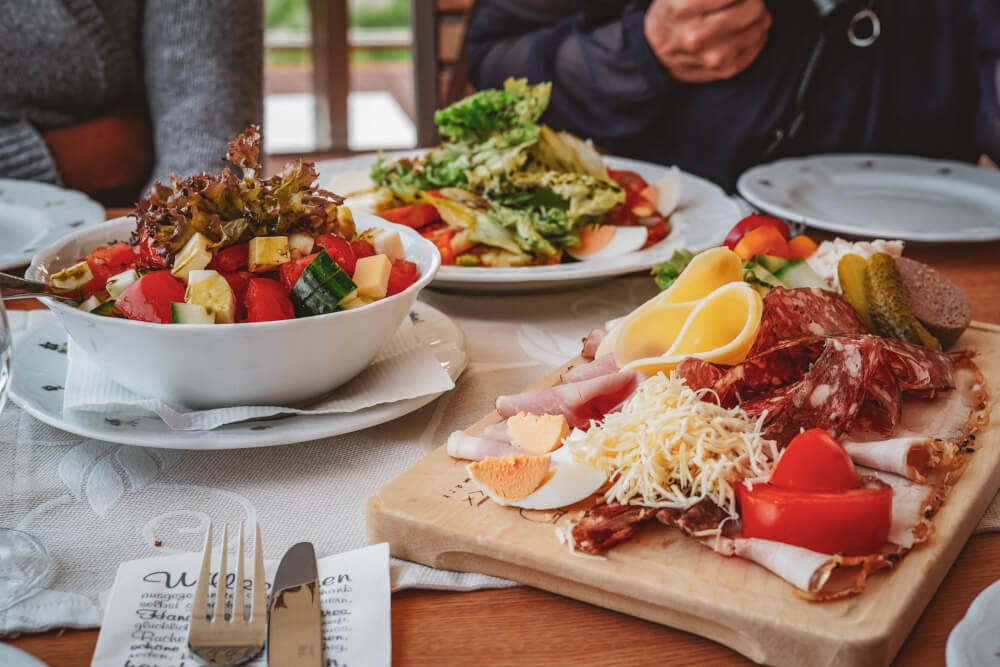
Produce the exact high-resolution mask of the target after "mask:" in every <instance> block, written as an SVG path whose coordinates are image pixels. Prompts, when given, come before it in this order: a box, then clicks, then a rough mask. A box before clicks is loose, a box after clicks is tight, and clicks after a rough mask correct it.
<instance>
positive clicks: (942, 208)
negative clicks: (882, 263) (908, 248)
mask: <svg viewBox="0 0 1000 667" xmlns="http://www.w3.org/2000/svg"><path fill="white" fill-rule="evenodd" d="M736 187H737V188H738V189H739V192H740V194H741V195H742V196H743V197H744V198H745V199H746V200H747V201H749V202H750V203H751V204H753V205H754V206H756V207H757V208H759V209H761V210H762V211H764V212H766V213H771V214H772V215H777V216H780V217H782V218H785V219H787V220H791V221H795V222H804V223H805V224H807V225H811V226H813V227H818V228H820V229H826V230H829V231H832V232H840V233H842V234H851V235H854V236H865V237H880V238H890V239H904V240H907V241H934V242H941V241H947V242H959V241H994V240H997V239H1000V171H997V170H995V169H982V168H980V167H976V166H975V165H971V164H966V163H964V162H952V161H948V160H929V159H926V158H919V157H910V156H901V155H817V156H813V157H808V158H796V159H787V160H778V161H777V162H772V163H770V164H764V165H759V166H756V167H754V168H752V169H750V170H748V171H746V172H744V173H743V175H742V176H740V179H739V181H738V182H737V184H736Z"/></svg>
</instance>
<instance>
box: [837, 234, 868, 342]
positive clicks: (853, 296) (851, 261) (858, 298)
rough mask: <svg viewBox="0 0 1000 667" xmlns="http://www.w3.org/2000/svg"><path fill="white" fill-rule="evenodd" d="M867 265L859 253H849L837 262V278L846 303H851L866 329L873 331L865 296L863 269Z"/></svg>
mask: <svg viewBox="0 0 1000 667" xmlns="http://www.w3.org/2000/svg"><path fill="white" fill-rule="evenodd" d="M867 267H868V260H866V259H865V258H864V257H862V256H861V255H855V254H854V253H849V254H847V255H844V256H843V257H841V258H840V261H839V262H837V279H838V280H839V281H840V289H842V290H843V291H844V298H845V299H847V303H849V304H851V307H853V308H854V310H855V311H856V312H857V313H858V317H860V318H861V321H862V322H864V323H865V326H866V327H868V330H869V331H875V325H874V323H873V322H872V315H871V309H870V308H869V306H868V297H867V296H865V269H866V268H867Z"/></svg>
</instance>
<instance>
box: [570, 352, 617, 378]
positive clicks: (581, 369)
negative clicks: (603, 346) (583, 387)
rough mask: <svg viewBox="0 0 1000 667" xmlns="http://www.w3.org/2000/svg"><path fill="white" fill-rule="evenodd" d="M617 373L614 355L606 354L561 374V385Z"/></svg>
mask: <svg viewBox="0 0 1000 667" xmlns="http://www.w3.org/2000/svg"><path fill="white" fill-rule="evenodd" d="M617 372H618V362H616V361H615V355H614V353H612V354H606V355H604V356H603V357H601V358H600V359H596V360H594V361H591V362H589V363H586V364H580V365H579V366H575V367H573V368H571V369H569V370H568V371H566V372H565V373H563V374H562V378H561V379H562V381H563V384H568V383H570V382H581V381H583V380H589V379H590V378H595V377H600V376H601V375H608V374H609V373H617Z"/></svg>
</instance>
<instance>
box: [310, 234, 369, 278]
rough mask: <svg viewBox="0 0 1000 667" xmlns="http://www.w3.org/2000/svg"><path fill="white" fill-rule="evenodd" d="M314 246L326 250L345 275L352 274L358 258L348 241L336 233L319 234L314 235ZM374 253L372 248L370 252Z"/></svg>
mask: <svg viewBox="0 0 1000 667" xmlns="http://www.w3.org/2000/svg"><path fill="white" fill-rule="evenodd" d="M316 247H317V248H321V249H323V250H326V251H327V252H328V253H329V254H330V257H332V258H333V261H335V262H336V263H337V265H338V266H339V267H340V268H342V269H343V270H344V271H345V272H346V273H347V275H349V276H353V275H354V266H355V265H356V264H357V263H358V258H357V257H356V256H355V254H354V250H353V248H351V244H350V243H348V242H347V241H345V240H344V239H342V238H341V237H339V236H337V235H336V234H320V235H319V236H317V237H316ZM374 253H375V249H374V248H372V254H374Z"/></svg>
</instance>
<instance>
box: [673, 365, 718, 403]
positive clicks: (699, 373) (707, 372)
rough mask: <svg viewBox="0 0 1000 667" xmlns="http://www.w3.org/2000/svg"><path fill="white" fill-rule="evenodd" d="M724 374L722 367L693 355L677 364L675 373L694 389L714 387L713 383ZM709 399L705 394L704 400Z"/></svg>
mask: <svg viewBox="0 0 1000 667" xmlns="http://www.w3.org/2000/svg"><path fill="white" fill-rule="evenodd" d="M725 374H726V370H725V368H724V367H722V366H719V365H717V364H713V363H709V362H707V361H705V360H704V359H697V358H695V357H688V358H686V359H684V360H683V361H681V363H679V364H677V375H678V376H679V377H680V378H681V379H683V380H684V382H685V383H686V384H687V386H689V387H691V389H693V390H694V391H698V390H699V389H715V383H716V382H718V381H719V379H720V378H721V377H722V376H723V375H725ZM710 399H711V397H710V396H706V397H705V399H704V400H710Z"/></svg>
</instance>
